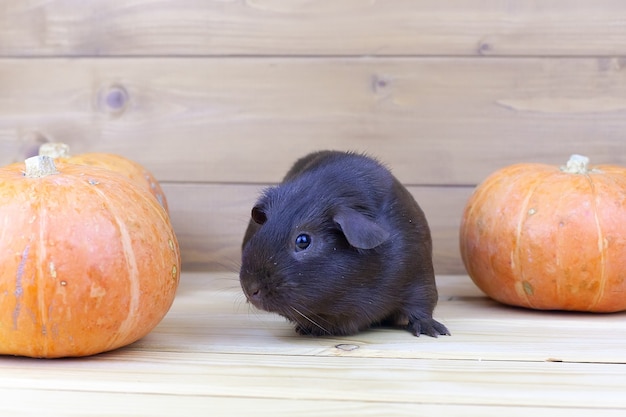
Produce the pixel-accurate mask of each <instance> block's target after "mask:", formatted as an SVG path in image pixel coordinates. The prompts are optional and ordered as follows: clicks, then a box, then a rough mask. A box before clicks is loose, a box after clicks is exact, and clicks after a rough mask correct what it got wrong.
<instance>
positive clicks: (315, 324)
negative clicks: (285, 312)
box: [291, 306, 330, 333]
mask: <svg viewBox="0 0 626 417" xmlns="http://www.w3.org/2000/svg"><path fill="white" fill-rule="evenodd" d="M291 309H292V310H293V311H295V312H296V313H298V314H299V315H300V316H302V318H303V319H305V320H307V321H308V322H310V323H311V324H312V325H314V326H316V327H318V328H319V329H321V330H323V331H324V333H330V332H329V331H328V330H326V329H325V328H324V326H322V325H321V324H319V323H318V322H316V321H315V320H313V319H312V318H310V317H309V316H307V315H306V314H304V313H302V312H301V311H300V310H298V309H297V308H295V307H293V306H292V307H291Z"/></svg>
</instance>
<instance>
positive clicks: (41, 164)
mask: <svg viewBox="0 0 626 417" xmlns="http://www.w3.org/2000/svg"><path fill="white" fill-rule="evenodd" d="M24 163H25V164H26V172H25V173H24V176H25V177H26V178H41V177H45V176H47V175H53V174H58V173H59V171H57V167H56V166H55V165H54V160H53V159H52V158H50V157H49V156H45V155H40V156H33V157H31V158H28V159H27V160H25V161H24Z"/></svg>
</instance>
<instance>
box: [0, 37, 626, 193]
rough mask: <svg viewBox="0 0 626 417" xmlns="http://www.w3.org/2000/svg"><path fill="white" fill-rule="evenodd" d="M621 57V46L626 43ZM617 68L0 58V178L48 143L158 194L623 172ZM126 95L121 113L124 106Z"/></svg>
mask: <svg viewBox="0 0 626 417" xmlns="http://www.w3.org/2000/svg"><path fill="white" fill-rule="evenodd" d="M625 44H626V42H625ZM623 65H624V60H622V59H604V58H602V59H596V58H589V59H567V58H562V59H549V58H546V59H534V58H519V59H510V58H502V59H493V58H486V59H465V58H406V59H402V58H376V59H372V58H337V59H328V58H304V59H293V58H285V59H280V58H249V59H246V58H224V59H202V58H198V59H193V60H191V61H190V60H189V59H183V58H180V59H179V58H163V59H113V58H111V59H72V60H64V59H25V60H24V59H7V60H0V91H2V92H3V94H2V95H1V96H0V164H1V163H7V162H11V161H14V160H21V159H23V158H24V157H25V156H26V155H27V154H32V153H33V152H34V151H36V147H37V145H38V144H39V143H40V142H41V141H42V140H56V141H66V142H68V143H69V144H71V145H72V146H73V147H74V150H75V152H85V151H108V152H116V153H120V154H122V155H124V156H127V157H129V158H132V159H135V160H137V161H138V162H141V163H143V164H144V165H146V167H148V168H149V169H150V170H151V171H153V173H154V174H155V175H156V176H157V178H158V179H159V180H160V181H192V182H199V181H204V182H256V183H268V182H275V181H278V180H279V179H280V178H282V176H283V175H284V173H285V172H286V171H287V169H288V168H289V166H290V165H291V164H292V163H293V161H294V160H295V159H296V158H298V157H300V156H303V155H304V154H306V153H307V152H309V151H312V150H318V149H322V148H340V149H349V150H357V151H367V152H369V153H371V154H373V155H375V156H378V157H379V158H381V159H382V160H383V161H384V162H386V163H387V164H388V165H389V166H390V167H391V168H392V169H393V171H394V172H395V173H396V174H397V176H398V177H399V178H400V180H401V181H403V182H404V183H407V184H415V185H419V184H421V185H424V184H455V185H459V184H466V185H467V184H470V185H472V184H476V183H478V182H480V181H481V180H482V179H484V178H485V176H486V175H488V174H489V173H491V172H492V171H493V170H495V169H497V168H500V167H502V166H504V165H508V164H511V163H515V162H526V161H533V162H549V163H552V164H556V165H561V164H563V163H564V162H565V160H566V159H567V158H568V157H569V155H570V154H572V153H582V154H587V155H588V156H589V157H591V160H592V163H594V162H595V163H621V164H626V152H625V150H626V142H625V141H624V134H623V132H624V131H626V71H624V70H623V69H622V67H623ZM124 97H125V99H124Z"/></svg>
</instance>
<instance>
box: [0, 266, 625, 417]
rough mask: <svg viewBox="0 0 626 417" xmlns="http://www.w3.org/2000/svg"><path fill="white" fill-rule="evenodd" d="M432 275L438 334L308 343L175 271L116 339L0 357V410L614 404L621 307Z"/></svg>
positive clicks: (220, 282) (370, 411) (215, 280)
mask: <svg viewBox="0 0 626 417" xmlns="http://www.w3.org/2000/svg"><path fill="white" fill-rule="evenodd" d="M438 278H439V280H438V281H439V288H440V302H439V305H438V307H437V309H436V310H435V315H436V316H437V317H438V318H439V319H440V320H442V321H443V322H445V323H446V325H448V326H449V327H450V329H451V331H452V336H450V337H440V338H437V339H434V338H428V337H420V338H415V337H414V336H412V335H411V334H410V333H408V332H406V331H404V330H399V329H375V330H371V331H366V332H362V333H360V334H358V335H356V336H351V337H322V338H309V337H302V336H298V335H296V334H295V333H294V331H293V328H292V326H291V325H289V324H287V323H286V322H284V320H283V319H281V318H280V317H277V316H275V315H272V314H269V313H262V312H255V311H251V310H250V309H249V307H248V306H246V305H245V304H244V303H243V300H242V295H241V291H240V290H239V289H238V288H236V287H235V286H234V285H232V286H231V284H236V283H237V277H236V275H235V274H232V273H223V274H207V273H201V274H188V273H186V274H183V276H182V279H181V287H180V292H179V296H178V297H177V299H176V301H175V303H174V305H173V307H172V309H171V311H170V313H169V314H168V315H167V316H166V318H165V319H164V321H163V322H162V323H161V324H160V325H159V326H157V328H156V329H155V330H154V331H153V332H152V333H151V334H150V335H148V336H147V337H145V338H144V339H142V340H140V341H139V342H137V343H135V344H133V345H131V346H129V347H126V348H123V349H120V350H117V351H114V352H110V353H106V354H101V355H98V356H95V357H91V358H81V359H75V360H54V361H50V360H48V361H42V360H34V359H22V358H11V357H2V358H0V391H2V392H3V394H7V395H4V396H3V401H2V402H1V403H0V412H2V414H3V415H11V416H39V415H41V413H42V411H45V415H50V416H57V415H68V416H78V415H80V416H104V415H113V414H115V415H122V416H161V415H174V414H176V415H178V414H181V413H182V414H184V415H186V416H204V415H207V413H210V414H211V415H215V416H222V415H224V416H226V415H228V416H230V415H233V411H237V412H238V414H250V413H251V412H253V413H254V414H255V415H257V414H258V415H261V416H266V415H267V416H269V415H279V416H281V415H294V413H295V414H297V415H305V416H307V415H311V416H313V415H325V416H362V415H391V416H408V415H416V413H417V415H422V414H421V413H422V412H427V413H426V414H428V413H431V412H434V413H438V414H436V415H457V414H458V413H461V414H462V415H470V416H473V415H476V416H482V417H491V416H502V415H511V416H522V415H528V412H535V413H537V414H538V415H546V416H565V415H567V416H583V415H589V414H593V415H598V416H616V415H621V414H620V413H622V414H623V413H624V412H626V399H625V398H624V396H623V395H622V394H623V392H624V390H625V389H626V376H625V375H624V373H623V372H622V367H623V365H624V364H626V353H624V350H623V343H622V337H621V335H622V334H623V333H624V331H626V324H625V323H626V322H625V321H624V320H623V318H624V314H614V315H582V314H566V313H549V312H537V311H530V310H523V309H513V308H508V307H504V306H502V305H500V304H497V303H495V302H493V301H490V300H488V299H486V298H485V297H484V296H483V295H482V294H481V293H480V292H479V291H478V290H477V289H476V287H475V286H473V284H472V283H471V282H470V281H469V278H468V277H467V276H457V277H453V276H448V277H438ZM581 329H584V332H585V335H584V336H581ZM619 365H621V366H619ZM33 398H36V399H37V401H34V400H33ZM168 412H169V413H168ZM381 413H382V414H381Z"/></svg>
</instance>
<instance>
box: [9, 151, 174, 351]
mask: <svg viewBox="0 0 626 417" xmlns="http://www.w3.org/2000/svg"><path fill="white" fill-rule="evenodd" d="M56 165H57V167H56V168H55V164H54V163H53V160H52V159H51V158H48V157H44V156H39V157H33V158H29V159H28V160H27V164H26V165H25V164H12V165H9V166H6V167H4V168H0V184H1V185H0V354H11V355H21V356H31V357H46V358H53V357H62V356H85V355H92V354H96V353H99V352H104V351H108V350H112V349H116V348H119V347H121V346H124V345H127V344H130V343H132V342H134V341H136V340H138V339H140V338H141V337H143V336H145V335H146V334H147V333H148V332H150V331H151V330H152V329H153V328H154V327H155V326H156V325H157V324H158V323H159V322H160V321H161V319H162V318H163V317H164V316H165V314H166V313H167V311H168V310H169V308H170V306H171V304H172V302H173V300H174V295H175V292H176V289H177V286H178V282H179V273H180V272H179V271H180V255H179V249H178V243H177V241H176V236H175V235H174V231H173V229H172V226H171V224H170V221H169V218H168V216H167V214H166V213H165V211H164V210H163V209H162V207H161V206H159V204H158V203H157V201H156V200H155V199H154V198H153V197H152V196H151V195H150V194H149V193H148V192H146V191H145V190H143V189H141V188H139V187H137V186H136V185H135V184H134V183H133V182H132V181H130V180H129V179H128V178H125V177H124V176H122V175H121V174H118V173H116V172H112V171H109V170H106V169H102V168H97V167H90V166H81V165H75V164H67V163H64V162H62V161H57V164H56Z"/></svg>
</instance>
